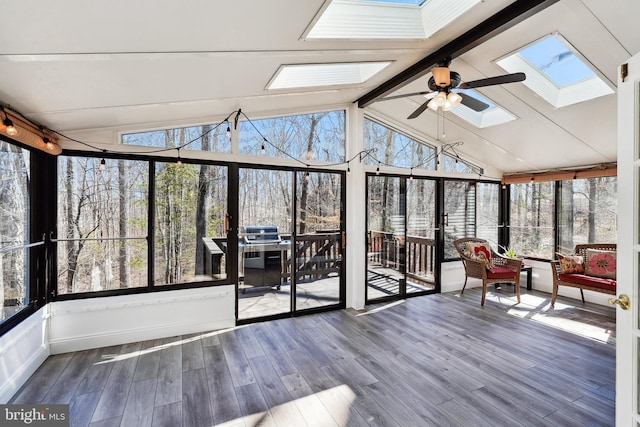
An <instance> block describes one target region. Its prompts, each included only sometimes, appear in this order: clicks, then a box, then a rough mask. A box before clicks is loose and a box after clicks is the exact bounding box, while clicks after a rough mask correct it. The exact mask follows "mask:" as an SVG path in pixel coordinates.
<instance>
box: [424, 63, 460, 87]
mask: <svg viewBox="0 0 640 427" xmlns="http://www.w3.org/2000/svg"><path fill="white" fill-rule="evenodd" d="M436 70H437V68H434V69H433V70H432V74H433V77H430V78H429V89H431V90H432V91H441V90H442V89H444V88H448V89H453V88H456V87H458V85H459V84H460V82H462V78H461V77H460V74H458V73H456V72H455V71H449V69H448V68H446V70H447V72H448V76H447V77H448V79H447V80H448V81H447V84H444V85H443V84H442V83H443V81H442V79H440V80H437V79H436V76H438V72H436Z"/></svg>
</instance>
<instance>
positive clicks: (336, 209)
mask: <svg viewBox="0 0 640 427" xmlns="http://www.w3.org/2000/svg"><path fill="white" fill-rule="evenodd" d="M343 187H344V185H343V174H341V173H332V172H312V171H293V170H272V169H252V168H240V169H239V173H238V228H237V229H238V245H237V247H238V320H239V321H247V320H250V319H257V318H264V317H273V316H277V317H282V316H286V315H289V314H291V313H295V312H299V311H304V310H317V309H322V308H326V307H336V308H337V307H340V306H344V301H345V287H344V278H343V276H344V274H343V270H342V266H343V265H344V259H343V257H344V248H343V231H344V209H343V200H344V188H343Z"/></svg>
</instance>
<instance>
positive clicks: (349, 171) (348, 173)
mask: <svg viewBox="0 0 640 427" xmlns="http://www.w3.org/2000/svg"><path fill="white" fill-rule="evenodd" d="M347 175H351V168H350V167H348V166H347Z"/></svg>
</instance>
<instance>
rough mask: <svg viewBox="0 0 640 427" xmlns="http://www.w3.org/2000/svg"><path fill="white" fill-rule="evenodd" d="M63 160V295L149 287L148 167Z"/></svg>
mask: <svg viewBox="0 0 640 427" xmlns="http://www.w3.org/2000/svg"><path fill="white" fill-rule="evenodd" d="M103 161H104V164H102V161H101V159H99V158H87V157H67V156H60V157H58V240H59V242H58V293H59V294H67V293H75V292H96V291H102V290H110V289H123V288H134V287H140V286H147V262H148V261H147V228H148V227H147V217H148V215H147V210H148V200H149V192H148V180H149V172H148V170H149V169H148V164H147V162H140V161H133V160H116V159H106V160H103Z"/></svg>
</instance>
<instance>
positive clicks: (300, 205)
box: [294, 172, 343, 310]
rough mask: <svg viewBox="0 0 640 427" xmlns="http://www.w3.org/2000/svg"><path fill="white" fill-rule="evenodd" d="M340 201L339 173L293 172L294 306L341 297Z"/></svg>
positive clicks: (304, 306)
mask: <svg viewBox="0 0 640 427" xmlns="http://www.w3.org/2000/svg"><path fill="white" fill-rule="evenodd" d="M342 203H343V200H342V176H341V175H340V174H336V173H319V172H298V173H297V174H296V235H295V239H294V241H295V252H294V257H295V265H294V269H295V277H294V279H295V290H296V292H295V308H296V310H306V309H314V308H318V307H323V306H330V305H337V304H339V303H340V301H341V299H342V298H341V289H342V286H341V283H342V266H343V247H342V243H343V242H342V229H343V228H342V211H343V209H342Z"/></svg>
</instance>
